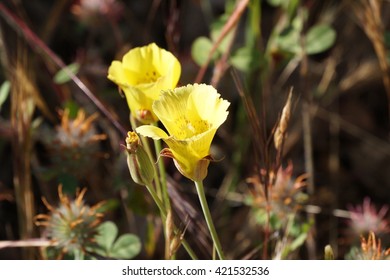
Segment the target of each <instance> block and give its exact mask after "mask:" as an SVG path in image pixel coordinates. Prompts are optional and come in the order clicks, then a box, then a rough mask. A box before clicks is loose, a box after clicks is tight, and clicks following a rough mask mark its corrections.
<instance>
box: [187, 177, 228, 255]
mask: <svg viewBox="0 0 390 280" xmlns="http://www.w3.org/2000/svg"><path fill="white" fill-rule="evenodd" d="M194 183H195V187H196V192H197V193H198V197H199V201H200V205H201V206H202V211H203V215H204V217H205V219H206V223H207V227H208V228H209V231H210V234H211V238H212V239H213V243H214V247H215V249H216V250H217V253H218V256H219V259H220V260H225V259H226V258H225V255H224V253H223V251H222V246H221V242H220V241H219V238H218V234H217V231H216V230H215V226H214V223H213V219H212V218H211V214H210V209H209V206H208V204H207V200H206V195H205V193H204V187H203V181H194Z"/></svg>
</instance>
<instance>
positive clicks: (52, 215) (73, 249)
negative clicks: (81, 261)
mask: <svg viewBox="0 0 390 280" xmlns="http://www.w3.org/2000/svg"><path fill="white" fill-rule="evenodd" d="M86 191H87V189H86V188H84V189H82V190H81V191H80V192H78V193H77V195H76V198H75V199H74V200H71V199H70V198H69V197H68V196H66V195H64V194H63V192H62V186H61V185H59V187H58V197H59V205H58V206H57V207H54V206H52V205H51V204H50V203H49V202H48V201H47V200H46V199H45V198H44V197H43V198H42V201H43V203H44V204H45V206H46V207H47V209H48V210H49V213H48V214H38V215H37V216H35V224H36V225H37V226H44V227H45V235H46V236H47V237H48V238H49V239H50V240H51V242H52V244H53V245H54V246H55V247H56V248H58V249H59V250H60V254H59V255H58V256H57V258H58V259H61V258H62V257H63V256H64V255H65V254H66V253H68V252H70V253H73V254H74V255H76V256H77V255H80V254H85V253H87V251H88V250H90V249H91V248H93V247H94V246H96V243H95V235H96V234H97V226H98V225H99V224H100V223H101V221H102V217H103V213H101V212H99V209H100V207H101V206H102V205H103V204H104V201H103V202H100V203H97V204H95V205H94V206H88V205H86V204H85V202H84V200H83V198H84V195H85V192H86Z"/></svg>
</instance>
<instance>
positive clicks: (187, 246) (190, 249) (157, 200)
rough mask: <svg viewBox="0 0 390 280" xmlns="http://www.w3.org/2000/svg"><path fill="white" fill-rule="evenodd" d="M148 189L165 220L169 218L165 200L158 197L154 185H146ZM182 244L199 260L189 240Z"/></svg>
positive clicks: (192, 256) (183, 241) (193, 257)
mask: <svg viewBox="0 0 390 280" xmlns="http://www.w3.org/2000/svg"><path fill="white" fill-rule="evenodd" d="M146 189H147V190H148V191H149V193H150V195H151V196H152V198H153V200H154V202H155V203H156V204H157V207H158V209H159V210H160V213H161V218H162V219H163V220H164V221H165V220H166V219H167V211H166V209H165V207H164V204H163V202H162V201H161V199H160V198H159V197H158V195H157V193H156V191H155V190H154V189H153V186H150V185H146ZM182 244H183V247H184V249H186V251H187V253H188V254H189V255H190V257H191V258H192V259H193V260H197V259H198V257H197V256H196V254H195V252H194V251H193V250H192V248H191V247H190V245H189V244H188V242H187V241H186V240H185V239H183V240H182Z"/></svg>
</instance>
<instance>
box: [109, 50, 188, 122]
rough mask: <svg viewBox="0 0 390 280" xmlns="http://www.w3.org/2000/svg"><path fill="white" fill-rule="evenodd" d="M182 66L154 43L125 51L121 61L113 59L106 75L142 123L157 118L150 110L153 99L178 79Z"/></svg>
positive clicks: (173, 84) (171, 86)
mask: <svg viewBox="0 0 390 280" xmlns="http://www.w3.org/2000/svg"><path fill="white" fill-rule="evenodd" d="M180 73H181V66H180V63H179V61H178V60H177V59H176V57H175V56H174V55H173V54H172V53H170V52H168V51H166V50H164V49H161V48H159V47H158V46H157V45H156V44H155V43H151V44H149V45H147V46H145V47H138V48H134V49H132V50H130V51H129V52H128V53H126V54H125V55H124V57H123V59H122V62H121V61H113V62H112V63H111V66H110V68H109V69H108V79H110V80H111V81H113V82H114V83H116V84H117V85H118V86H119V87H120V89H121V90H122V91H123V92H124V93H125V96H126V100H127V104H128V105H129V108H130V111H131V113H132V114H133V115H134V116H135V117H136V118H137V119H138V120H139V121H141V122H142V123H144V124H150V123H152V122H156V121H158V118H157V116H156V115H155V114H154V113H153V111H152V104H153V101H154V100H156V99H158V97H159V96H160V93H161V90H167V89H173V88H175V87H176V85H177V82H178V81H179V78H180Z"/></svg>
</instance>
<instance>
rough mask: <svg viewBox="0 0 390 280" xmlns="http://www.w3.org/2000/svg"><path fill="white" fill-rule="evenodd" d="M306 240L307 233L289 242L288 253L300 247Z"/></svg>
mask: <svg viewBox="0 0 390 280" xmlns="http://www.w3.org/2000/svg"><path fill="white" fill-rule="evenodd" d="M306 239H307V233H306V232H303V233H301V234H300V235H299V236H298V237H297V238H295V239H294V241H293V242H291V244H290V248H289V249H290V251H291V252H292V251H294V250H295V249H297V248H298V247H300V246H301V245H302V244H303V243H305V241H306Z"/></svg>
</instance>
